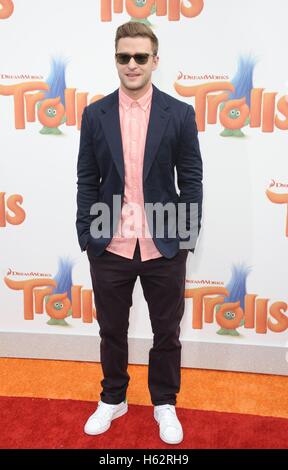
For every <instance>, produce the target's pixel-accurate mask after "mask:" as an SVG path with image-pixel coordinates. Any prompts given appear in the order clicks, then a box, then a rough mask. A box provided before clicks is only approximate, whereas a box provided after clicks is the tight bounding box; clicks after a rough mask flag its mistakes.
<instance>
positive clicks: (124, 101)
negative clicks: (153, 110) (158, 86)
mask: <svg viewBox="0 0 288 470" xmlns="http://www.w3.org/2000/svg"><path fill="white" fill-rule="evenodd" d="M152 93H153V87H152V84H151V85H150V88H149V89H148V90H147V91H146V93H145V95H143V96H141V98H139V99H138V100H133V98H130V96H128V95H126V93H124V91H123V90H122V88H121V87H120V88H119V102H120V104H121V105H122V106H123V107H124V108H125V109H126V110H127V109H129V108H130V106H131V104H132V103H138V104H139V106H140V107H141V108H142V109H143V110H144V111H146V110H147V108H148V106H149V105H150V104H151V100H152Z"/></svg>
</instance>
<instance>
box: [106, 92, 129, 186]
mask: <svg viewBox="0 0 288 470" xmlns="http://www.w3.org/2000/svg"><path fill="white" fill-rule="evenodd" d="M101 111H102V117H101V122H102V127H103V131H104V134H105V137H106V141H107V144H108V146H109V148H110V151H111V155H112V158H113V160H114V163H115V165H116V168H117V170H118V173H119V175H120V178H121V180H122V182H123V184H124V157H123V146H122V137H121V127H120V117H119V95H118V90H116V91H114V93H112V94H111V100H110V102H109V103H108V104H106V105H105V107H104V106H103V107H102V108H101Z"/></svg>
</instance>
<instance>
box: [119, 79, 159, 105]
mask: <svg viewBox="0 0 288 470" xmlns="http://www.w3.org/2000/svg"><path fill="white" fill-rule="evenodd" d="M151 86H152V83H151V82H149V83H147V85H145V87H144V88H141V90H129V89H127V88H125V87H123V86H122V84H121V85H120V88H121V90H122V91H123V93H125V95H127V96H129V98H131V99H132V100H135V101H136V100H139V99H140V98H142V96H144V95H145V94H146V93H147V91H148V90H149V88H150V87H151Z"/></svg>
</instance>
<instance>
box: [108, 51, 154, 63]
mask: <svg viewBox="0 0 288 470" xmlns="http://www.w3.org/2000/svg"><path fill="white" fill-rule="evenodd" d="M155 55H156V54H148V53H142V52H138V53H137V54H134V55H131V54H126V53H125V52H118V53H117V54H115V57H116V60H117V62H118V64H121V65H127V64H129V62H130V60H131V58H132V57H133V59H134V60H135V62H136V63H137V64H139V65H143V64H147V62H148V59H149V57H150V56H152V57H154V56H155Z"/></svg>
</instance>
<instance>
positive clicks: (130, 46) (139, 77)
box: [115, 37, 159, 91]
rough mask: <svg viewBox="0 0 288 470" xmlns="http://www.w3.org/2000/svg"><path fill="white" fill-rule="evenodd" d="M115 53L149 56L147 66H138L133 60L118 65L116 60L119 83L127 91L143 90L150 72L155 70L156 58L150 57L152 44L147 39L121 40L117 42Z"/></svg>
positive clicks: (148, 81)
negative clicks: (144, 54)
mask: <svg viewBox="0 0 288 470" xmlns="http://www.w3.org/2000/svg"><path fill="white" fill-rule="evenodd" d="M116 52H117V53H120V52H121V53H125V54H131V55H134V54H136V53H146V54H151V55H150V56H149V58H148V62H147V64H144V65H139V64H137V63H136V62H135V59H134V58H131V59H130V62H129V63H128V64H126V65H125V64H123V65H122V64H119V63H118V62H117V60H116V59H115V60H116V67H117V71H118V75H119V78H120V82H121V84H122V86H123V87H124V88H125V89H126V90H127V91H129V90H130V91H132V90H133V91H141V90H142V89H143V90H144V89H145V88H146V87H147V86H148V83H150V82H151V75H152V71H153V70H155V69H156V68H157V65H158V60H159V58H158V57H154V56H152V54H153V50H152V42H151V40H150V39H149V38H142V37H135V38H129V37H127V38H121V39H119V41H118V46H117V51H116Z"/></svg>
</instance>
